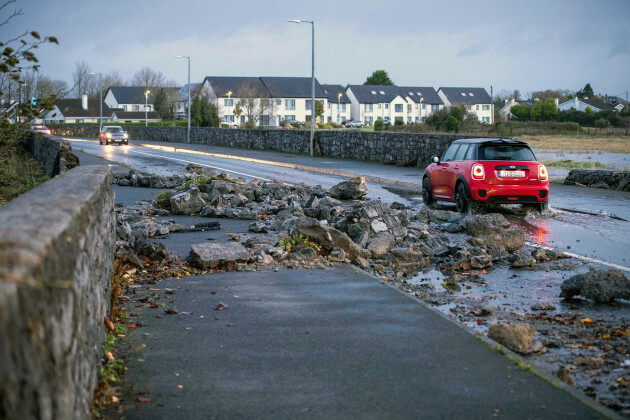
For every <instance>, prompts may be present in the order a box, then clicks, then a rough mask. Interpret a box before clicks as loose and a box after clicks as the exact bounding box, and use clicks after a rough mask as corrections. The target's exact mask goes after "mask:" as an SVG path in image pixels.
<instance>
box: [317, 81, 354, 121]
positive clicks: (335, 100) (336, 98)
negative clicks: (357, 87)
mask: <svg viewBox="0 0 630 420" xmlns="http://www.w3.org/2000/svg"><path fill="white" fill-rule="evenodd" d="M322 88H324V92H326V94H327V95H328V101H327V102H328V105H327V106H326V109H325V110H324V117H325V119H326V122H328V123H329V122H334V123H337V124H341V122H342V121H347V120H349V119H350V107H351V104H352V103H351V102H350V98H348V95H346V90H345V89H344V88H343V86H341V85H322Z"/></svg>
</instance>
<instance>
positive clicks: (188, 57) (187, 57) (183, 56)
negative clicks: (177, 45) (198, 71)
mask: <svg viewBox="0 0 630 420" xmlns="http://www.w3.org/2000/svg"><path fill="white" fill-rule="evenodd" d="M175 58H186V59H188V137H187V139H188V143H189V144H190V56H187V55H176V56H175Z"/></svg>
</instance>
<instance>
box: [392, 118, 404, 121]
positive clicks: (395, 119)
mask: <svg viewBox="0 0 630 420" xmlns="http://www.w3.org/2000/svg"><path fill="white" fill-rule="evenodd" d="M394 121H404V120H403V117H396V118H394Z"/></svg>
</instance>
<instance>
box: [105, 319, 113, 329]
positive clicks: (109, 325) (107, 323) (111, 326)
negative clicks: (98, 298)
mask: <svg viewBox="0 0 630 420" xmlns="http://www.w3.org/2000/svg"><path fill="white" fill-rule="evenodd" d="M103 322H104V323H105V327H106V328H107V329H108V330H109V331H114V323H113V322H112V321H110V320H109V318H107V317H105V320H104V321H103Z"/></svg>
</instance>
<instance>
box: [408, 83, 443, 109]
mask: <svg viewBox="0 0 630 420" xmlns="http://www.w3.org/2000/svg"><path fill="white" fill-rule="evenodd" d="M398 89H399V90H400V92H401V94H402V96H403V97H408V98H410V99H411V100H412V101H414V102H416V103H420V102H423V103H425V104H437V105H443V104H444V102H443V101H442V99H441V98H440V96H439V95H438V94H437V92H436V91H435V89H433V88H432V87H416V86H400V87H399V88H398Z"/></svg>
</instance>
